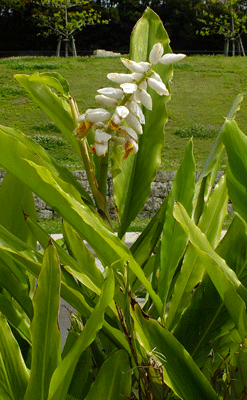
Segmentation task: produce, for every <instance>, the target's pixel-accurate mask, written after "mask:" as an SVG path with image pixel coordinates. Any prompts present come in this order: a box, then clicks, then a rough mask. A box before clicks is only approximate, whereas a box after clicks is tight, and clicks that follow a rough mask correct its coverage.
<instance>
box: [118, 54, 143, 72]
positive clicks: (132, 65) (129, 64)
mask: <svg viewBox="0 0 247 400" xmlns="http://www.w3.org/2000/svg"><path fill="white" fill-rule="evenodd" d="M121 61H122V63H123V64H124V65H125V67H126V68H128V69H129V70H130V71H132V72H138V73H143V72H145V67H144V66H142V65H141V64H140V63H137V62H135V61H133V60H128V59H127V58H121Z"/></svg>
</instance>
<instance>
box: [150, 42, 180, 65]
mask: <svg viewBox="0 0 247 400" xmlns="http://www.w3.org/2000/svg"><path fill="white" fill-rule="evenodd" d="M163 53H164V48H163V45H162V43H161V42H158V43H156V44H155V45H154V46H153V48H152V50H151V51H150V54H149V61H150V63H151V64H152V65H155V64H158V63H160V64H165V65H169V64H173V63H174V62H177V61H180V60H182V59H183V58H184V57H186V56H185V54H173V53H169V54H165V55H164V56H163Z"/></svg>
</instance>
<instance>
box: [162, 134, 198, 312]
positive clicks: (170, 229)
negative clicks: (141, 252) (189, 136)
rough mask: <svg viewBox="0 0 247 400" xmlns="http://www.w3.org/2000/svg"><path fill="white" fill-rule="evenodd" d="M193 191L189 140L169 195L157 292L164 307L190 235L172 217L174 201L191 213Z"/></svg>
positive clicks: (193, 182)
mask: <svg viewBox="0 0 247 400" xmlns="http://www.w3.org/2000/svg"><path fill="white" fill-rule="evenodd" d="M194 188H195V160H194V157H193V147H192V141H191V140H190V141H189V142H188V145H187V146H186V150H185V155H184V159H183V161H182V163H181V165H180V167H179V169H178V172H177V174H176V176H175V178H174V181H173V185H172V189H171V192H170V193H169V198H168V203H167V210H166V216H165V223H164V227H163V235H162V239H161V247H160V249H161V250H160V251H161V254H160V274H159V281H158V291H159V295H160V297H161V299H162V300H163V304H164V307H166V303H167V295H168V292H169V288H170V284H171V281H172V277H173V275H174V273H175V271H176V268H177V265H178V262H179V260H180V258H181V257H182V254H183V252H184V250H185V246H186V243H187V235H186V234H185V232H184V231H183V229H182V228H181V226H180V225H179V223H178V222H177V221H176V219H175V218H174V216H173V206H174V202H175V201H180V202H181V203H182V204H183V205H184V207H185V209H186V210H187V212H188V213H189V214H191V213H192V200H193V196H194Z"/></svg>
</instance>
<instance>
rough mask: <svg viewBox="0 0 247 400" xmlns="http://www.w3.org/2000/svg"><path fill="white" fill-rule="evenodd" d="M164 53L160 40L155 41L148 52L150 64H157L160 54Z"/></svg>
mask: <svg viewBox="0 0 247 400" xmlns="http://www.w3.org/2000/svg"><path fill="white" fill-rule="evenodd" d="M163 53H164V48H163V45H162V43H161V42H158V43H156V44H155V45H154V46H153V48H152V50H151V51H150V54H149V61H150V63H151V64H153V65H155V64H158V62H159V61H160V59H161V57H162V55H163Z"/></svg>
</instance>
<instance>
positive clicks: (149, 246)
mask: <svg viewBox="0 0 247 400" xmlns="http://www.w3.org/2000/svg"><path fill="white" fill-rule="evenodd" d="M167 200H168V197H166V199H165V201H164V202H163V204H162V205H161V207H160V208H159V210H158V211H157V213H156V214H155V215H154V217H153V218H152V219H151V221H150V222H149V223H148V225H147V226H146V228H145V229H144V231H143V232H142V233H141V234H140V236H139V237H138V238H137V239H136V241H135V242H134V243H133V244H132V246H131V248H130V250H131V253H132V255H133V257H134V258H135V260H136V261H137V262H138V264H139V265H143V264H144V263H145V262H146V261H147V260H148V258H149V256H150V255H151V254H152V252H153V250H154V248H155V246H156V244H157V242H158V240H159V238H160V235H161V233H162V230H163V225H164V220H165V215H166V210H167Z"/></svg>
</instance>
